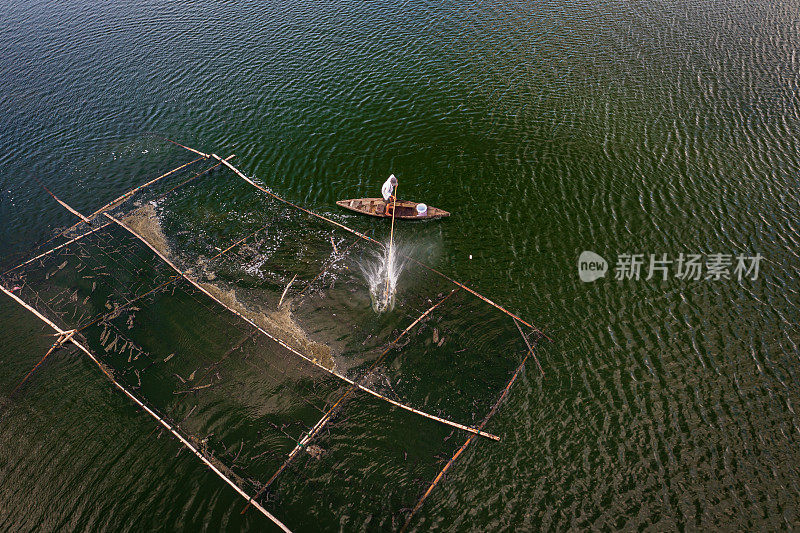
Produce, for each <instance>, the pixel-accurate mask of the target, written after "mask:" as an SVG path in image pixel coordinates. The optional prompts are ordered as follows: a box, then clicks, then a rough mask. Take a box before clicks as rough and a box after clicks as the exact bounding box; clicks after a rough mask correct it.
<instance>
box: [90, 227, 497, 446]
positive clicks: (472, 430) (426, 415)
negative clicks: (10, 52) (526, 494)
mask: <svg viewBox="0 0 800 533" xmlns="http://www.w3.org/2000/svg"><path fill="white" fill-rule="evenodd" d="M104 215H105V216H106V217H108V219H109V220H111V221H113V222H115V223H116V224H119V225H120V226H121V227H122V228H124V229H126V230H127V231H128V232H129V233H130V234H131V235H133V236H134V237H136V238H137V239H139V240H140V241H142V243H144V244H145V246H147V247H148V248H150V249H151V250H153V252H154V253H155V254H156V255H158V256H159V257H160V258H161V259H162V260H163V261H164V262H165V263H167V264H168V265H169V266H170V267H172V269H173V270H175V272H177V273H178V274H180V275H181V276H183V278H184V279H185V280H186V281H188V282H189V283H191V284H192V285H193V286H194V287H195V288H196V289H197V290H199V291H200V292H202V293H203V294H205V295H206V296H208V297H209V298H211V299H212V300H214V301H215V302H217V303H218V304H219V305H221V306H222V307H224V308H225V309H227V310H228V311H230V312H231V313H233V314H235V315H237V316H238V317H239V318H241V319H242V320H244V321H245V322H247V323H249V324H250V325H251V326H253V327H254V328H256V329H258V330H259V331H260V332H261V333H263V334H264V335H265V336H267V337H269V338H270V339H272V340H273V341H275V342H276V343H278V344H279V345H281V346H283V347H284V348H285V349H287V350H289V351H290V352H292V353H293V354H295V355H297V356H299V357H301V358H302V359H304V360H305V361H307V362H309V363H311V364H312V365H314V366H316V367H318V368H320V369H322V370H324V371H325V372H327V373H328V374H331V375H332V376H335V377H337V378H339V379H341V380H343V381H345V382H347V383H349V384H350V385H353V386H355V387H358V388H359V389H361V390H362V391H364V392H366V393H368V394H371V395H372V396H375V397H376V398H379V399H381V400H383V401H385V402H388V403H390V404H392V405H394V406H395V407H399V408H400V409H405V410H406V411H409V412H411V413H414V414H417V415H419V416H422V417H424V418H428V419H430V420H434V421H436V422H439V423H442V424H446V425H448V426H452V427H455V428H458V429H462V430H464V431H468V432H470V433H477V434H479V435H481V436H484V437H488V438H493V437H496V436H495V435H491V434H489V433H485V432H483V431H480V430H476V429H475V428H472V427H469V426H466V425H464V424H459V423H458V422H453V421H451V420H447V419H445V418H441V417H438V416H435V415H432V414H429V413H426V412H424V411H421V410H419V409H415V408H414V407H411V406H409V405H405V404H403V403H401V402H398V401H395V400H392V399H391V398H388V397H387V396H384V395H383V394H381V393H379V392H376V391H374V390H372V389H370V388H369V387H365V386H363V385H361V384H359V383H356V382H355V381H353V380H352V379H350V378H348V377H347V376H345V375H343V374H340V373H338V372H336V371H335V370H331V369H329V368H327V367H326V366H324V365H322V364H320V363H319V362H317V360H316V359H313V358H311V357H309V356H307V355H305V354H303V353H301V352H299V351H298V350H296V349H295V348H293V347H292V346H290V345H289V344H287V343H286V342H284V341H283V340H281V339H278V338H276V337H274V336H273V335H271V334H270V333H268V332H267V331H266V330H264V329H263V328H262V327H261V326H259V325H258V324H256V323H255V322H253V321H252V320H250V319H249V318H247V317H246V316H244V315H243V314H241V313H240V312H239V311H237V310H235V309H233V308H232V307H230V306H228V305H226V304H225V303H223V302H222V301H221V300H219V299H218V298H217V297H216V296H214V295H213V294H211V293H210V292H209V291H208V290H207V289H206V288H204V287H203V286H202V285H200V284H199V283H198V282H197V281H195V280H194V279H193V278H191V277H190V276H189V275H188V274H186V273H185V272H183V271H182V270H181V269H180V268H178V267H177V266H175V264H174V263H173V262H172V261H170V260H169V259H167V258H166V257H165V256H164V254H162V253H161V252H160V251H159V250H158V249H157V248H155V247H154V246H153V245H152V244H150V243H149V242H148V241H147V240H146V239H145V238H144V237H142V236H141V235H139V234H138V233H136V232H135V231H134V230H133V229H132V228H130V227H129V226H127V225H126V224H124V223H123V222H121V221H120V220H118V219H116V218H114V217H113V216H112V215H110V214H108V213H104Z"/></svg>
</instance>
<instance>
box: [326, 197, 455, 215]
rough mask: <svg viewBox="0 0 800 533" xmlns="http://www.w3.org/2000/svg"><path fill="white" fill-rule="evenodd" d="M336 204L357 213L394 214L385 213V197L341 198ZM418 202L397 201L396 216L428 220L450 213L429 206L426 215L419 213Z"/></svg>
mask: <svg viewBox="0 0 800 533" xmlns="http://www.w3.org/2000/svg"><path fill="white" fill-rule="evenodd" d="M336 205H338V206H341V207H344V208H345V209H349V210H351V211H355V212H356V213H363V214H365V215H371V216H373V217H381V218H392V215H388V216H387V215H385V214H384V213H385V212H386V202H384V201H383V198H354V199H353V200H339V201H338V202H336ZM417 205H419V204H418V202H411V201H408V200H402V201H398V202H397V207H396V209H397V214H396V216H395V218H398V219H401V220H427V219H429V218H442V217H449V216H450V213H448V212H447V211H445V210H444V209H439V208H437V207H431V206H428V210H427V212H426V213H425V214H424V215H418V214H417Z"/></svg>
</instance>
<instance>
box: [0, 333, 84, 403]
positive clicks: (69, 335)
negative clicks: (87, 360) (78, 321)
mask: <svg viewBox="0 0 800 533" xmlns="http://www.w3.org/2000/svg"><path fill="white" fill-rule="evenodd" d="M77 332H78V330H77V329H73V330H70V331H67V332H64V333H59V334H58V339H56V342H54V343H53V346H51V347H50V349H49V350H47V353H46V354H44V357H42V358H41V359H40V360H39V362H38V363H36V365H35V366H34V367H33V368H31V370H30V372H28V373H27V374H26V375H25V377H24V378H22V381H20V382H19V384H18V385H17V386H16V387H14V390H13V391H11V394H9V395H8V397H9V398H11V397H12V396H14V395H15V394H16V393H17V391H18V390H19V389H20V388H21V387H22V386H23V385H24V384H25V382H26V381H28V378H29V377H31V375H32V374H33V373H34V372H36V369H37V368H39V367H40V366H42V363H44V362H45V360H46V359H47V358H48V357H50V354H51V353H53V352H55V351H56V350H57V349H58V348H60V347H61V346H63V345H64V343H65V342H67V341H69V340H70V339H72V336H73V335H75V334H76V333H77Z"/></svg>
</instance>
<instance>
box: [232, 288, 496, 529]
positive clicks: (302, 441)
mask: <svg viewBox="0 0 800 533" xmlns="http://www.w3.org/2000/svg"><path fill="white" fill-rule="evenodd" d="M457 290H458V289H453V290H452V291H450V293H449V294H448V295H447V296H445V297H444V298H442V299H441V300H439V301H438V302H436V303H435V304H433V305H432V306H431V307H430V308H428V310H427V311H425V312H424V313H422V314H421V315H420V316H419V317H417V319H416V320H414V321H413V322H412V323H411V324H409V325H408V327H406V329H404V330H403V331H402V333H400V335H398V336H397V338H396V339H395V340H393V341H392V342H391V343H390V344H389V346H388V347H387V348H386V349H385V350H384V351H383V353H381V355H380V356H378V358H377V359H375V361H374V362H373V363H372V365H371V366H370V368H369V370H368V371H367V372H366V374H364V377H363V378H362V381H363V380H365V379H366V378H367V377H369V375H370V374H371V373H372V371H373V370H375V367H377V366H378V365H379V364H380V362H381V361H382V360H383V358H384V356H386V354H387V353H389V352H390V351H391V350H392V349H393V348H394V347H395V346H397V343H398V342H399V341H400V339H401V338H403V336H404V335H405V334H406V333H408V332H409V331H411V329H412V328H413V327H414V326H416V325H417V324H419V323H420V321H422V320H423V319H424V318H425V317H426V316H428V315H429V314H431V313H432V312H433V310H434V309H436V308H437V307H439V306H440V305H442V304H443V303H444V302H445V300H447V299H448V298H450V297H451V296H452V295H453V293H455V292H456V291H457ZM355 390H356V387H352V386H351V387H350V388H349V389H347V390H346V391H345V392H344V393H343V394H342V395H341V396H340V397H339V399H338V400H336V402H335V403H334V404H333V405H332V406H331V408H330V409H328V411H327V412H326V413H325V414H324V415H323V416H322V418H320V420H319V422H317V423H316V424H315V425H314V427H313V428H311V429H310V430H309V431H308V433H306V434H305V435H304V436H303V438H302V439H300V441H299V442H298V443H297V445H296V446H295V447H294V449H293V450H292V451H291V452H289V456H288V457H287V458H286V460H285V461H284V462H283V464H282V465H281V466H280V468H278V470H277V471H275V473H274V474H272V476H271V477H270V478H269V479H268V480H267V482H266V483H264V486H263V487H261V490H259V491H258V492H257V493H256V495H255V496H253V498H258V497H259V496H261V495H262V494H263V493H264V492H265V491H266V490H267V489H268V488H269V487H270V485H272V482H273V481H275V479H276V478H277V477H278V476H279V475H280V474H281V472H283V471H284V470H286V467H288V466H289V463H291V462H292V459H294V457H295V456H296V455H297V454H298V452H300V450H302V449H304V448H305V447H306V445H307V444H308V443H309V442H311V439H313V438H314V437H315V436H316V435H317V434H318V433H319V432H320V431H321V430H322V428H323V427H324V426H325V424H327V423H328V422H329V421H330V420H331V419H332V418H333V415H334V414H335V412H336V410H337V409H338V408H339V406H340V405H341V404H342V403H343V402H344V401H345V400H346V399H347V398H348V397H349V396H350V394H351V393H352V392H354V391H355ZM490 438H492V439H494V440H500V438H499V437H496V436H494V435H492V436H491V437H490ZM249 505H250V502H247V505H245V506H244V509H242V514H244V512H245V511H247V507H248V506H249Z"/></svg>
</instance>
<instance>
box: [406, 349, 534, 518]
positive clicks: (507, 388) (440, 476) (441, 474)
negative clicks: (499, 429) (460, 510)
mask: <svg viewBox="0 0 800 533" xmlns="http://www.w3.org/2000/svg"><path fill="white" fill-rule="evenodd" d="M532 354H533V348H530V349H529V350H528V353H527V354H525V357H524V358H523V359H522V362H521V363H520V364H519V366H518V367H517V370H516V371H515V372H514V375H512V376H511V379H510V380H509V381H508V384H507V385H506V386H505V388H504V389H503V392H502V393H501V394H500V397H499V398H498V399H497V401H496V402H495V404H494V405H493V406H492V408H491V410H490V411H489V413H488V414H487V415H486V417H485V418H484V419H483V421H482V422H481V424H480V426H478V427H479V428H480V429H483V428H484V427H486V424H488V423H489V420H491V418H492V417H493V416H494V415H495V413H496V412H497V410H498V409H499V408H500V404H501V403H503V400H505V398H506V396H508V391H510V390H511V386H512V385H514V382H515V381H516V380H517V377H518V376H519V374H520V372H521V371H522V369H523V368H524V367H525V362H526V361H527V360H528V357H529V356H530V355H532ZM534 357H536V356H535V355H534ZM474 439H475V435H474V434H472V435H470V436H469V437H467V440H466V442H464V444H462V445H461V447H460V448H459V449H458V450H457V451H456V453H455V454H454V455H453V457H451V458H450V460H449V461H447V464H445V465H444V468H442V471H441V472H439V474H438V475H437V476H436V478H434V480H433V481H432V482H431V484H430V485H429V486H428V490H426V491H425V493H424V494H423V495H422V497H421V498H420V499H419V501H418V502H417V504H416V505H415V506H414V508H413V509H412V510H411V514H409V515H408V518H407V519H406V523H405V524H404V525H403V527H402V529H401V530H400V533H403V532H404V531H406V530H407V529H408V526H409V524H411V520H412V519H413V518H414V515H415V514H417V511H419V509H420V507H422V504H423V503H425V500H426V499H427V498H428V496H430V494H431V492H433V489H434V488H436V485H438V484H439V482H440V481H441V480H442V479H443V478H444V476H445V474H447V471H448V470H450V467H452V466H453V463H455V461H456V459H458V457H459V456H460V455H461V454H462V453H464V450H466V449H467V447H468V446H469V445H470V443H471V442H472V441H473V440H474Z"/></svg>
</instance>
